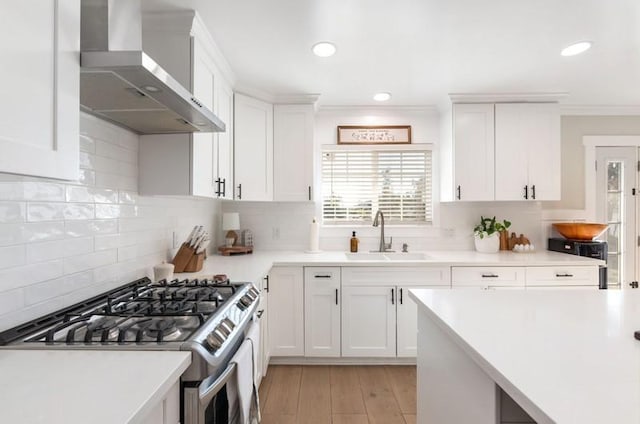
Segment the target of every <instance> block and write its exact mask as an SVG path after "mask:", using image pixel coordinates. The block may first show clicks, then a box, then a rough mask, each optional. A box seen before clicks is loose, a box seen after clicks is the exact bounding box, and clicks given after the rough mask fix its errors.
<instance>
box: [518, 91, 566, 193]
mask: <svg viewBox="0 0 640 424" xmlns="http://www.w3.org/2000/svg"><path fill="white" fill-rule="evenodd" d="M521 106H522V107H524V108H526V112H527V113H526V119H525V120H524V123H523V127H524V130H523V132H524V133H525V134H527V138H526V139H527V152H528V155H527V157H528V159H529V161H528V168H527V172H528V181H529V190H530V193H529V194H530V196H531V199H532V200H560V191H561V182H560V178H561V177H560V111H559V106H558V105H557V104H555V103H543V104H529V105H521Z"/></svg>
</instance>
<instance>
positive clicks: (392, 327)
mask: <svg viewBox="0 0 640 424" xmlns="http://www.w3.org/2000/svg"><path fill="white" fill-rule="evenodd" d="M395 290H396V288H395V287H391V286H371V287H344V288H343V289H342V356H376V357H390V356H396V306H395V293H394V292H395Z"/></svg>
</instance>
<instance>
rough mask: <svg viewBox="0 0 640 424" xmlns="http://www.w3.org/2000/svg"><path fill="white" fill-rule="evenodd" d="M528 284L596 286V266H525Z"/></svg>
mask: <svg viewBox="0 0 640 424" xmlns="http://www.w3.org/2000/svg"><path fill="white" fill-rule="evenodd" d="M526 276H527V287H529V286H597V285H598V279H599V275H598V267H597V266H564V267H563V266H554V267H527V270H526Z"/></svg>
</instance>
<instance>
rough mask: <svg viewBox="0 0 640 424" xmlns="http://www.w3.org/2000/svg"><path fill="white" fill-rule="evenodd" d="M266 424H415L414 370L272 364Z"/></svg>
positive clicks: (263, 398)
mask: <svg viewBox="0 0 640 424" xmlns="http://www.w3.org/2000/svg"><path fill="white" fill-rule="evenodd" d="M260 409H261V411H262V423H263V424H307V423H308V424H378V423H380V424H383V423H384V424H415V422H416V415H415V414H416V367H415V366H404V365H402V366H401V365H398V366H311V365H310V366H293V365H292V366H289V365H271V366H269V372H268V373H267V376H266V377H265V378H264V379H263V380H262V383H261V385H260Z"/></svg>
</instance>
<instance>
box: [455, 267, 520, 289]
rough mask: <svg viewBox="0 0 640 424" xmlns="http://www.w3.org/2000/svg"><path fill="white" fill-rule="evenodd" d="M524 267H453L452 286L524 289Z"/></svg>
mask: <svg viewBox="0 0 640 424" xmlns="http://www.w3.org/2000/svg"><path fill="white" fill-rule="evenodd" d="M524 282H525V269H524V268H522V267H455V266H454V267H451V286H452V287H454V288H455V287H466V286H495V287H524Z"/></svg>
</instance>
